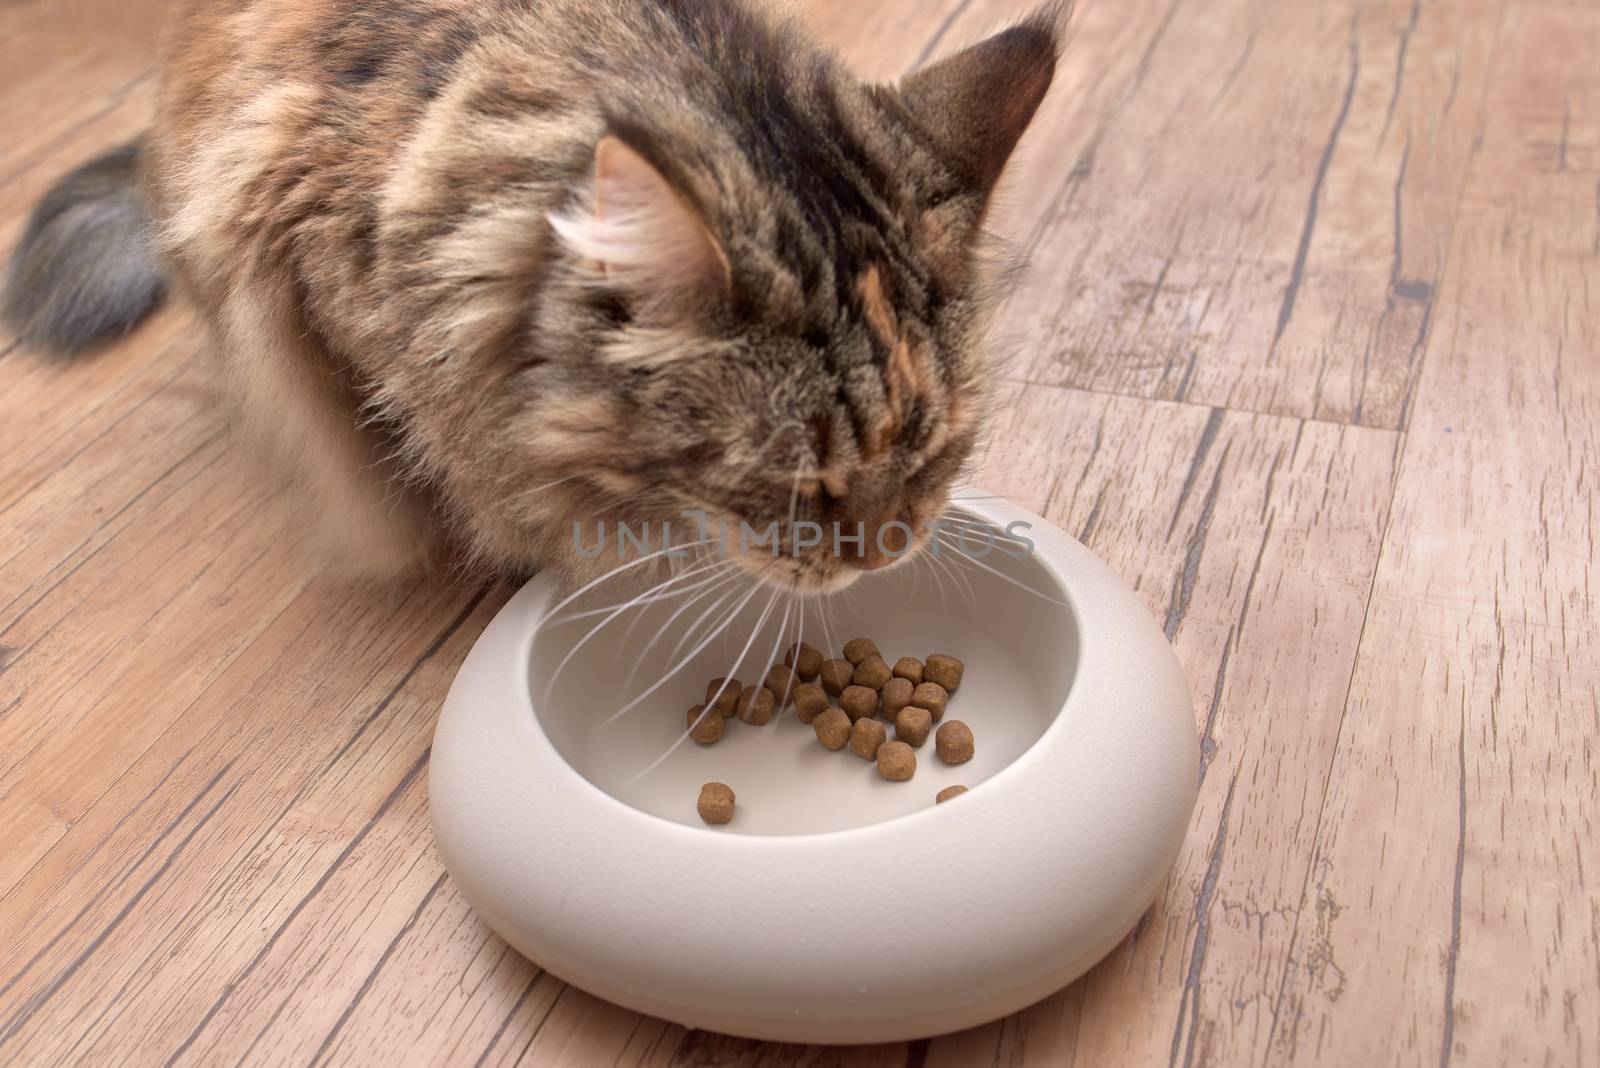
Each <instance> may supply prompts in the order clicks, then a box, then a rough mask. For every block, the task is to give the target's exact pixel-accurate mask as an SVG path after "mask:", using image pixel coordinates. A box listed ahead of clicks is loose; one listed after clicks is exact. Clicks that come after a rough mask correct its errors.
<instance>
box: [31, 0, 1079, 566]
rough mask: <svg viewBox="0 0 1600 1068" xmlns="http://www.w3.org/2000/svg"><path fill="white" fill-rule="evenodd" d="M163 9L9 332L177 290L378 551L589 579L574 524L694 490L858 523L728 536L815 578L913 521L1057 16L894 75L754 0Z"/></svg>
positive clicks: (730, 518)
mask: <svg viewBox="0 0 1600 1068" xmlns="http://www.w3.org/2000/svg"><path fill="white" fill-rule="evenodd" d="M173 6H174V8H175V10H174V12H173V16H172V23H171V25H170V26H169V28H168V36H167V40H166V47H165V60H164V73H163V77H162V81H161V89H160V100H159V109H158V112H157V115H156V118H155V122H154V125H153V126H152V128H151V129H150V131H149V132H148V133H147V134H146V135H145V136H144V137H142V138H141V139H140V140H139V141H138V142H136V143H135V144H133V145H130V146H127V147H124V148H122V149H119V150H117V151H115V152H113V153H111V154H109V155H107V156H105V157H103V158H102V159H99V160H97V161H95V162H93V163H90V164H88V165H87V166H85V167H83V168H81V169H80V170H78V171H77V172H74V173H73V174H71V175H69V176H68V177H66V178H65V179H64V180H63V181H62V182H61V183H60V184H59V185H58V186H57V188H56V189H54V190H53V191H52V192H51V193H50V194H49V195H48V196H47V197H46V198H45V200H44V201H43V202H42V203H41V204H40V205H39V207H38V209H37V211H36V213H35V215H34V217H33V219H32V221H31V224H30V226H29V228H28V230H27V233H26V235H25V237H24V239H23V241H22V244H21V245H20V247H19V249H18V251H17V253H16V255H15V259H14V262H13V267H12V274H11V278H10V281H9V285H8V289H7V291H6V293H5V296H4V311H5V314H6V317H7V318H8V319H9V320H10V322H11V323H12V324H13V326H14V328H15V329H16V331H17V333H18V334H19V336H21V337H22V338H23V339H24V340H25V341H27V342H30V343H32V344H33V345H35V346H37V347H39V348H41V349H44V350H50V351H56V352H60V353H70V352H76V351H81V350H84V349H86V348H89V347H91V346H93V345H94V344H95V343H97V342H100V341H102V340H104V339H106V338H108V337H111V336H115V335H117V334H120V333H122V332H124V331H126V330H127V329H128V328H129V327H130V326H131V325H132V324H133V323H134V322H136V321H137V320H138V319H139V318H140V317H141V316H142V315H143V314H144V313H145V312H147V311H148V310H150V308H151V307H152V306H153V305H154V304H156V303H157V302H158V301H159V300H160V299H161V298H162V295H163V293H164V291H165V288H166V285H167V282H168V281H170V282H171V283H172V284H174V285H175V287H176V288H178V289H179V290H180V291H181V292H182V293H183V294H184V295H185V296H187V297H188V298H189V299H190V300H192V302H193V303H194V304H195V305H196V306H197V307H198V309H199V310H200V312H201V314H202V316H203V318H204V320H205V321H206V323H207V324H208V326H209V328H210V330H211V332H212V335H213V338H214V341H215V347H216V348H217V350H218V351H219V352H220V355H221V358H222V360H223V363H224V367H225V369H226V380H227V382H228V384H229V386H230V388H231V392H232V394H233V395H235V396H236V397H237V398H238V401H239V405H240V412H241V422H242V423H244V424H246V425H248V426H249V427H250V428H251V429H252V430H253V431H254V432H255V434H256V435H257V436H258V437H259V438H260V439H261V440H262V441H263V442H265V443H266V444H268V445H269V446H270V448H271V451H272V453H273V454H275V455H276V456H277V458H278V459H279V460H280V462H283V463H285V464H287V465H288V470H289V471H290V473H291V475H292V476H293V479H294V481H296V482H297V483H299V484H300V485H301V486H303V487H304V488H305V489H307V490H308V491H310V492H311V493H312V494H313V495H314V496H313V501H314V507H313V508H311V509H310V510H309V511H308V514H310V513H316V514H318V515H319V516H320V517H321V518H322V519H323V520H324V521H325V522H326V523H327V524H329V525H331V526H332V527H334V528H336V529H338V530H340V531H342V532H343V534H344V537H345V539H346V541H347V542H348V543H349V544H352V545H354V546H356V547H357V549H358V553H359V555H360V557H361V558H362V559H363V560H365V561H366V562H367V563H369V564H371V565H373V566H375V567H381V568H393V567H403V566H406V565H407V564H409V563H413V562H415V561H417V560H419V559H423V558H426V557H429V556H434V555H437V554H438V553H440V552H441V551H442V550H448V552H449V553H450V555H451V556H453V557H455V558H467V559H471V560H475V561H478V562H480V563H484V564H488V565H491V566H492V567H494V568H496V569H498V570H501V571H505V572H513V573H515V572H527V571H530V570H532V569H535V568H539V567H546V566H553V567H556V568H558V569H561V570H563V571H564V572H566V573H567V574H568V576H569V577H582V576H583V575H585V574H589V573H592V572H594V571H595V570H596V569H598V568H600V567H602V566H610V564H609V562H606V563H602V562H601V561H599V560H597V559H590V558H587V557H585V556H583V555H581V554H579V553H578V552H576V551H574V550H575V546H574V542H575V538H574V530H575V525H576V526H577V527H582V526H584V525H585V524H587V525H589V526H590V527H591V528H592V527H593V525H595V524H599V523H603V522H605V521H607V520H625V521H628V522H630V523H643V522H646V521H652V520H653V521H657V522H661V521H672V520H674V519H677V518H678V517H680V516H682V515H683V514H684V513H686V512H698V513H703V514H704V515H707V516H710V517H711V518H712V519H713V520H714V521H721V522H725V523H729V524H733V523H745V524H749V525H751V526H753V527H754V528H756V529H761V528H765V527H766V526H767V525H768V524H770V523H772V522H779V523H783V524H790V523H791V521H793V520H796V519H803V520H807V521H811V522H816V523H820V524H824V525H827V526H839V525H843V526H844V527H846V528H850V527H854V526H855V525H856V524H862V525H863V529H865V530H866V531H867V532H868V533H869V537H868V538H867V541H866V544H865V545H864V546H863V547H862V548H861V550H860V551H858V552H855V553H849V552H846V553H843V554H840V553H836V552H833V551H830V549H829V547H828V545H827V544H824V545H821V546H818V547H816V548H814V549H807V550H805V551H798V550H796V551H793V552H786V553H783V554H780V555H781V558H780V559H778V560H776V561H775V560H774V559H773V558H772V556H771V554H769V553H767V552H764V551H762V550H761V549H760V548H758V547H752V548H751V549H750V550H749V551H748V552H744V551H743V550H739V552H740V555H741V563H742V564H743V565H744V566H746V567H748V568H749V569H750V570H752V571H754V572H758V573H760V574H761V575H762V577H763V578H764V579H766V580H769V581H772V582H781V583H784V584H786V585H793V586H795V587H797V588H800V589H812V590H817V589H831V588H837V587H840V586H843V585H846V584H848V583H849V582H850V581H851V580H852V579H853V578H854V577H855V576H857V575H858V574H859V573H860V572H861V571H863V570H867V569H871V568H874V567H878V566H882V565H884V564H885V563H887V562H889V561H890V559H891V558H893V556H894V555H896V554H892V553H885V552H884V551H883V549H884V546H883V545H882V543H881V539H874V538H872V537H871V536H870V535H871V532H874V531H879V530H880V529H883V528H885V525H886V524H892V523H896V522H903V523H905V524H906V525H907V527H908V528H910V529H911V530H912V531H914V532H915V533H914V539H916V543H918V544H920V541H921V539H923V537H924V535H923V533H922V530H923V524H924V523H925V522H926V521H927V520H928V519H929V518H931V517H933V516H934V515H936V514H937V513H939V512H940V510H941V509H942V508H943V507H944V504H945V502H946V498H947V495H948V489H949V486H950V484H951V481H952V479H953V478H954V476H955V475H956V473H957V471H958V469H959V468H960V467H961V466H962V464H963V462H964V460H965V459H966V458H967V456H968V453H969V451H970V450H971V448H972V445H973V442H974V438H975V436H976V435H977V433H978V431H979V428H980V425H981V422H982V417H983V413H984V410H985V408H984V405H985V383H986V369H987V368H986V358H985V353H984V347H983V344H982V336H983V333H984V324H985V317H986V314H987V312H988V311H989V308H990V305H991V304H992V299H991V298H992V296H993V290H994V288H995V287H994V286H993V285H992V284H989V283H990V281H991V277H990V276H991V272H990V271H988V270H986V266H985V265H986V263H987V262H988V260H987V258H986V257H985V256H984V254H983V248H984V243H983V239H982V235H983V225H984V221H985V215H986V211H987V208H988V205H989V201H990V199H991V195H992V193H993V191H994V188H995V185H996V182H997V180H998V179H999V178H1000V175H1001V171H1002V169H1003V168H1004V167H1005V165H1006V162H1007V160H1008V158H1009V157H1010V156H1011V154H1012V151H1013V149H1014V148H1015V146H1016V144H1017V141H1018V139H1019V138H1020V137H1021V136H1022V134H1023V132H1024V130H1025V128H1026V127H1027V126H1028V124H1029V122H1030V121H1031V119H1032V117H1033V115H1034V112H1035V111H1036V109H1037V108H1038V106H1039V104H1040V102H1041V100H1042V99H1043V97H1044V95H1045V93H1046V90H1047V89H1048V88H1049V85H1050V81H1051V77H1052V75H1053V73H1054V69H1055V64H1056V60H1057V54H1058V48H1059V35H1060V28H1061V24H1062V21H1063V18H1064V16H1063V14H1062V12H1061V10H1060V9H1059V7H1051V8H1047V9H1045V10H1044V11H1042V12H1040V13H1037V14H1035V15H1033V16H1031V17H1028V18H1026V19H1025V20H1023V21H1022V22H1020V23H1018V24H1017V25H1014V26H1012V27H1011V28H1009V29H1006V30H1004V31H1003V32H1000V33H998V34H996V35H995V36H993V37H990V38H988V39H987V40H984V41H982V42H980V43H978V44H976V45H973V46H972V47H970V48H967V49H966V50H965V51H961V52H958V53H956V54H955V55H953V56H950V57H949V58H946V59H944V60H942V61H939V62H935V63H932V64H931V65H928V66H925V67H923V68H922V69H920V70H918V71H917V72H915V73H913V74H911V75H909V76H908V77H906V78H905V79H904V80H903V81H902V82H901V83H900V84H899V85H898V86H887V85H875V84H868V83H866V82H863V81H862V80H860V79H858V78H856V77H854V76H852V75H851V74H850V73H849V72H848V71H847V70H846V69H845V68H844V67H843V65H842V64H841V63H840V61H839V60H838V59H837V58H836V57H835V56H833V55H832V54H830V53H829V52H828V51H827V50H826V49H824V48H823V47H822V46H821V45H819V44H818V43H817V42H816V41H815V40H814V39H813V38H812V37H811V36H809V35H808V33H807V32H806V30H805V29H804V28H803V27H802V26H801V25H800V24H798V23H797V22H795V21H793V20H792V19H790V18H789V17H787V16H785V15H782V14H780V13H778V12H776V11H774V10H769V9H768V8H765V7H762V6H758V5H757V4H756V3H754V2H752V0H362V2H356V0H231V2H228V3H218V2H216V0H175V2H174V5H173ZM782 529H783V530H784V531H785V532H787V531H789V530H791V529H792V526H788V525H785V526H784V527H783V528H782ZM896 529H899V528H898V527H896ZM787 536H788V535H787V533H786V534H785V537H787ZM913 547H914V546H913Z"/></svg>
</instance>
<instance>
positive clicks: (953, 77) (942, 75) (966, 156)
mask: <svg viewBox="0 0 1600 1068" xmlns="http://www.w3.org/2000/svg"><path fill="white" fill-rule="evenodd" d="M1065 18H1066V16H1065V15H1064V14H1063V13H1062V11H1061V10H1060V8H1059V6H1051V7H1048V8H1046V9H1044V10H1043V11H1040V12H1038V13H1037V14H1035V15H1033V16H1031V17H1029V18H1028V19H1026V20H1024V21H1023V22H1021V23H1019V24H1017V25H1016V26H1013V27H1011V28H1010V29H1008V30H1002V31H1001V32H1000V33H997V34H995V35H994V36H993V37H990V38H988V39H987V40H984V41H980V42H979V43H977V44H975V45H973V46H971V47H970V48H967V49H965V50H963V51H961V52H957V53H956V54H955V55H953V56H950V57H949V58H948V59H943V60H940V61H939V62H937V63H935V64H933V65H932V66H929V67H924V68H923V69H922V70H919V71H917V72H915V73H914V74H911V75H909V76H908V77H907V78H906V79H905V81H903V82H902V83H901V85H900V99H901V101H902V103H903V104H904V105H905V107H906V109H907V110H908V111H909V112H911V114H912V116H913V117H914V118H916V120H917V121H918V123H919V124H920V125H921V126H922V127H923V129H924V130H926V131H927V132H928V134H929V135H930V136H931V137H932V139H933V141H934V143H935V145H936V146H937V148H938V149H939V151H940V152H941V154H942V155H943V157H944V158H945V160H946V161H947V162H948V163H950V164H951V165H952V166H953V167H954V168H955V169H956V171H957V172H958V173H959V174H960V175H961V177H962V178H963V180H964V181H965V183H966V185H967V186H968V190H969V192H970V193H972V194H974V195H976V196H978V197H980V198H985V199H986V198H987V197H988V195H989V193H990V192H992V191H993V189H994V185H995V183H996V182H997V181H999V179H1000V173H1001V171H1003V170H1004V169H1005V165H1006V161H1007V160H1009V159H1010V158H1011V153H1012V151H1013V150H1014V149H1015V148H1016V147H1017V142H1018V141H1019V140H1021V139H1022V135H1023V132H1024V131H1026V130H1027V128H1028V124H1029V123H1030V122H1032V121H1033V115H1034V112H1036V111H1038V110H1039V105H1040V103H1041V102H1043V100H1044V95H1045V93H1046V92H1047V91H1048V90H1049V88H1050V81H1051V79H1052V78H1053V77H1054V76H1055V70H1056V59H1057V57H1058V56H1059V54H1060V47H1061V46H1060V37H1061V25H1062V22H1063V21H1064V19H1065Z"/></svg>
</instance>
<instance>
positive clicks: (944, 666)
mask: <svg viewBox="0 0 1600 1068" xmlns="http://www.w3.org/2000/svg"><path fill="white" fill-rule="evenodd" d="M964 671H966V665H964V664H962V663H961V661H959V660H957V659H956V658H955V657H953V656H946V655H945V654H944V653H929V654H928V661H927V664H926V666H925V667H924V668H923V671H922V677H923V678H924V679H926V680H927V681H928V682H937V683H938V684H939V685H940V686H943V687H944V692H945V693H955V692H956V688H957V687H958V686H960V685H961V675H962V673H963V672H964Z"/></svg>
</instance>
